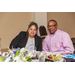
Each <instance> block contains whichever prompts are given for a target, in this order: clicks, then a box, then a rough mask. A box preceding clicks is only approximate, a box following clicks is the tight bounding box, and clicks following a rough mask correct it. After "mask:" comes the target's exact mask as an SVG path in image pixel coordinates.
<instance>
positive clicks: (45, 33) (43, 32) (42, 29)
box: [39, 25, 47, 40]
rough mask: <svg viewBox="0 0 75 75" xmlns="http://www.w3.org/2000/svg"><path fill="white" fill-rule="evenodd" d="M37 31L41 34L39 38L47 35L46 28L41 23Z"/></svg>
mask: <svg viewBox="0 0 75 75" xmlns="http://www.w3.org/2000/svg"><path fill="white" fill-rule="evenodd" d="M39 32H40V36H41V38H42V40H43V39H44V38H45V37H46V36H47V31H46V28H45V27H44V26H43V25H41V26H40V27H39Z"/></svg>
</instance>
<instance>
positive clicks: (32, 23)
mask: <svg viewBox="0 0 75 75" xmlns="http://www.w3.org/2000/svg"><path fill="white" fill-rule="evenodd" d="M33 25H34V26H35V27H36V30H38V25H37V23H35V22H30V24H29V25H28V29H27V37H28V30H29V28H30V27H31V26H33ZM36 35H37V34H36ZM36 35H35V36H36Z"/></svg>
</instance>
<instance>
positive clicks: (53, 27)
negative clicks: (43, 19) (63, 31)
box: [48, 21, 58, 34]
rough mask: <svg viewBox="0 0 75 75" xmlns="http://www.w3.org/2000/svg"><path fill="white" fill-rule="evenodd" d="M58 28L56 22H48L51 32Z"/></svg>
mask: <svg viewBox="0 0 75 75" xmlns="http://www.w3.org/2000/svg"><path fill="white" fill-rule="evenodd" d="M57 28H58V25H56V22H54V21H50V22H49V23H48V31H49V32H50V34H54V33H55V32H56V30H57Z"/></svg>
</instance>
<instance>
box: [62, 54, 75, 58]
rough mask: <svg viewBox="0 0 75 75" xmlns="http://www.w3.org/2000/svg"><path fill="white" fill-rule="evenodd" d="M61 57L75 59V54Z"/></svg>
mask: <svg viewBox="0 0 75 75" xmlns="http://www.w3.org/2000/svg"><path fill="white" fill-rule="evenodd" d="M63 56H65V57H67V58H75V54H71V55H66V54H65V55H63Z"/></svg>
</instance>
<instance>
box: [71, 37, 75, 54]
mask: <svg viewBox="0 0 75 75" xmlns="http://www.w3.org/2000/svg"><path fill="white" fill-rule="evenodd" d="M71 40H72V43H73V46H74V54H75V38H71Z"/></svg>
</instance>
